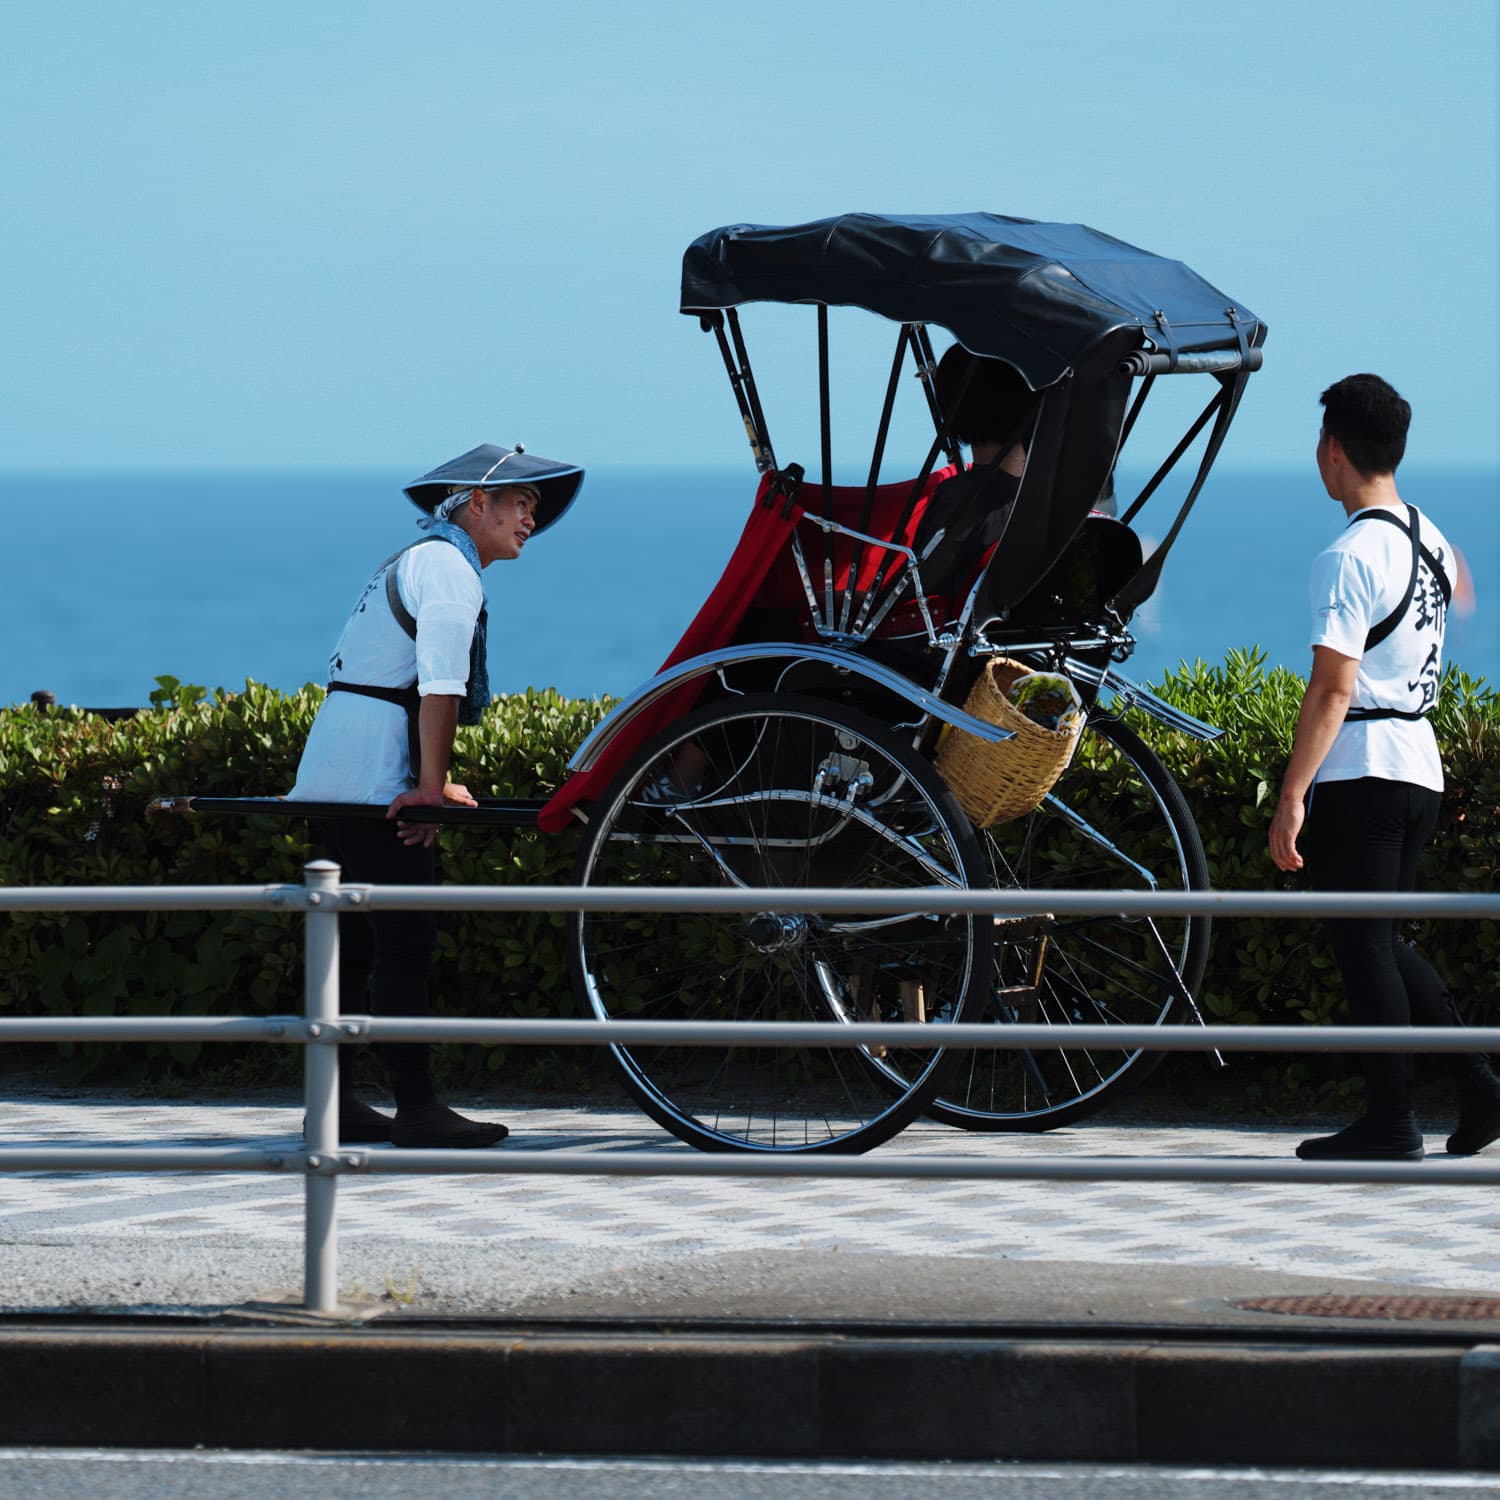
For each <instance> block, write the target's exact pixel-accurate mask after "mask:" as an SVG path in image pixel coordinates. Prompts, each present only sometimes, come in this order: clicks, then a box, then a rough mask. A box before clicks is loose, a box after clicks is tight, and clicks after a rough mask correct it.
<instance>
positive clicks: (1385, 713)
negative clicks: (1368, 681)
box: [1344, 505, 1453, 724]
mask: <svg viewBox="0 0 1500 1500" xmlns="http://www.w3.org/2000/svg"><path fill="white" fill-rule="evenodd" d="M1407 510H1409V511H1410V512H1411V525H1410V526H1408V525H1407V524H1406V522H1405V521H1403V520H1402V519H1401V518H1400V517H1399V516H1398V515H1396V514H1394V513H1393V512H1392V511H1388V510H1369V511H1365V512H1364V513H1363V514H1362V515H1359V516H1356V517H1355V518H1354V521H1351V522H1350V525H1354V524H1355V522H1358V521H1386V522H1388V523H1389V524H1390V525H1392V526H1394V527H1396V528H1397V529H1398V530H1399V531H1402V532H1404V533H1405V534H1406V535H1407V536H1409V537H1410V538H1411V576H1410V577H1409V578H1408V579H1407V580H1406V592H1405V593H1404V594H1402V596H1401V602H1400V603H1399V604H1397V606H1396V607H1395V609H1393V610H1392V611H1391V612H1390V614H1388V615H1387V616H1386V617H1385V619H1383V620H1381V621H1380V622H1379V624H1377V625H1374V626H1372V627H1371V628H1370V632H1369V634H1368V635H1366V636H1365V650H1366V651H1367V652H1368V651H1371V650H1373V649H1374V648H1375V647H1376V646H1378V645H1379V644H1380V643H1381V642H1382V641H1383V640H1386V639H1387V638H1388V637H1389V636H1390V634H1391V632H1392V631H1393V630H1395V628H1396V627H1397V626H1398V625H1399V624H1400V623H1401V621H1402V620H1403V619H1405V617H1406V612H1407V610H1409V609H1410V608H1411V601H1412V599H1413V598H1414V597H1415V596H1416V592H1417V575H1418V573H1419V571H1420V565H1421V563H1423V562H1426V564H1427V566H1428V567H1429V568H1430V569H1431V570H1432V576H1433V578H1435V579H1436V580H1437V586H1438V588H1439V590H1440V591H1441V592H1442V595H1443V607H1444V608H1445V609H1446V608H1447V607H1448V605H1449V604H1450V603H1452V600H1453V585H1452V584H1451V583H1450V582H1449V581H1448V575H1447V574H1446V573H1445V572H1444V571H1443V569H1442V566H1441V565H1440V564H1439V562H1438V560H1437V558H1435V557H1434V556H1433V555H1432V553H1431V552H1429V551H1428V550H1427V548H1426V547H1424V546H1423V545H1422V517H1421V515H1420V514H1419V513H1418V511H1417V508H1416V506H1415V505H1408V506H1407ZM1426 717H1427V713H1426V710H1425V709H1416V710H1410V709H1401V708H1351V709H1350V710H1349V712H1348V713H1346V714H1345V715H1344V722H1345V723H1346V724H1364V723H1367V722H1369V721H1370V720H1371V719H1406V720H1408V721H1409V722H1415V721H1417V720H1419V719H1424V718H1426Z"/></svg>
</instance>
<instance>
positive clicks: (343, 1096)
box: [289, 444, 583, 1148]
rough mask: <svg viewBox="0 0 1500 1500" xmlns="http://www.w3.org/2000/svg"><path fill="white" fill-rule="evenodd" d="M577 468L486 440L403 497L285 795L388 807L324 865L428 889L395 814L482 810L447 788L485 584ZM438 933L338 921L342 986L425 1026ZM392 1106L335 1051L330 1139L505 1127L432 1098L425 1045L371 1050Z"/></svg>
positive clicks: (545, 519) (483, 679) (339, 837)
mask: <svg viewBox="0 0 1500 1500" xmlns="http://www.w3.org/2000/svg"><path fill="white" fill-rule="evenodd" d="M582 482H583V471H582V470H581V469H579V468H577V467H576V466H574V465H571V464H563V463H558V462H556V461H554V460H552V459H546V458H538V457H536V456H535V455H533V454H529V453H526V452H524V451H523V450H522V449H520V448H516V449H510V448H498V447H495V446H493V445H491V444H486V445H484V446H482V447H479V448H475V449H473V450H472V451H470V452H468V453H465V454H463V455H462V456H460V457H459V458H456V459H453V460H451V461H450V462H449V463H446V464H443V465H442V466H441V467H440V468H437V469H434V470H433V471H432V472H431V473H430V474H425V475H423V476H422V478H421V479H418V480H414V481H413V482H412V483H411V484H410V485H408V486H407V488H406V494H407V496H408V497H409V498H410V499H411V500H412V502H413V503H414V504H415V505H416V506H417V507H418V508H419V509H420V510H421V511H422V512H423V513H424V514H423V516H422V518H421V519H420V520H419V521H418V522H417V524H418V525H419V526H420V527H422V528H423V530H424V531H425V532H426V535H425V536H423V537H421V538H419V539H418V540H416V541H414V542H413V543H412V544H411V545H410V546H408V547H404V548H403V549H402V550H401V551H400V552H398V553H396V554H395V556H393V557H390V558H387V559H386V561H385V562H384V563H382V564H381V565H380V567H379V568H378V569H377V570H376V572H375V575H374V577H372V578H371V579H370V582H369V583H368V584H367V585H366V586H365V590H364V592H363V594H362V595H361V596H360V598H359V600H358V601H357V603H356V604H355V607H354V610H353V612H352V613H351V614H350V616H349V619H348V622H347V623H346V624H345V626H344V630H343V634H342V635H341V636H340V637H339V641H338V645H337V646H336V647H335V649H334V652H333V656H332V657H331V658H330V660H329V667H328V677H329V680H328V696H327V698H326V699H325V700H324V703H323V706H322V708H321V709H320V710H319V711H318V717H317V718H316V720H315V721H314V722H313V726H312V730H311V731H310V733H309V734H308V738H307V745H306V747H305V749H304V750H303V753H302V760H301V763H300V764H299V765H298V768H297V784H296V786H295V787H293V789H292V791H291V793H290V794H289V797H290V799H292V800H300V801H310V802H352V803H365V804H374V805H376V806H381V807H384V808H385V809H386V813H385V817H384V819H381V818H358V817H356V818H340V819H336V820H333V821H330V822H329V823H327V824H326V825H325V829H324V833H325V838H326V842H327V845H328V852H329V855H330V857H331V858H333V859H335V860H337V861H338V863H339V864H340V865H342V867H343V878H344V879H345V880H347V881H350V882H355V883H360V884H372V885H374V884H379V885H433V884H436V881H437V874H436V865H435V859H434V853H433V845H434V840H435V835H436V832H437V830H436V826H435V825H434V824H432V823H421V822H408V821H405V820H403V819H402V818H401V817H400V814H401V812H402V810H403V809H405V808H411V807H438V806H441V805H443V804H444V803H448V804H451V805H459V806H469V807H472V806H474V805H475V803H474V798H473V797H471V796H470V795H469V793H468V791H467V789H465V788H464V787H462V786H455V785H453V784H451V783H449V781H448V770H449V764H450V761H451V758H452V754H453V741H454V735H455V732H456V730H457V727H458V725H460V724H477V723H478V722H479V716H480V713H481V712H482V711H483V709H484V708H485V707H486V706H487V705H488V703H489V701H490V690H489V676H488V672H487V668H486V662H485V633H486V631H485V627H486V618H487V617H486V609H485V598H484V588H483V585H482V584H481V582H480V575H481V573H482V572H483V570H484V569H485V568H487V567H488V566H489V565H490V564H491V563H492V562H500V561H509V560H513V559H515V558H518V557H519V556H520V555H521V552H522V549H523V548H524V547H525V546H526V544H527V542H528V541H529V540H530V539H531V538H532V537H533V536H535V535H536V533H537V532H539V531H542V530H544V529H545V528H546V527H547V526H550V525H551V524H552V523H553V522H554V521H556V520H557V519H558V517H559V516H561V515H562V513H563V512H564V511H565V510H566V509H567V508H568V506H569V505H570V504H571V503H572V501H573V497H574V496H575V495H576V494H577V492H578V487H579V485H580V484H581V483H582ZM436 938H437V920H436V917H435V916H434V915H433V913H431V912H425V911H392V912H368V913H363V914H356V913H344V914H342V915H341V916H340V918H339V986H340V994H341V996H342V997H343V1008H344V1009H345V1010H350V1011H352V1010H357V1009H358V1008H359V1004H360V999H361V997H362V995H363V992H364V989H365V986H366V984H367V983H368V986H369V1009H370V1013H371V1014H372V1015H377V1016H379V1015H387V1016H415V1017H420V1016H425V1015H426V1014H427V1008H428V994H427V982H428V970H429V968H430V965H431V961H432V952H433V948H434V946H435V943H436ZM378 1050H379V1052H380V1054H381V1058H382V1061H383V1062H384V1064H385V1069H386V1073H387V1075H388V1077H389V1079H390V1083H391V1091H392V1093H393V1094H394V1096H395V1100H396V1116H395V1119H394V1120H392V1119H391V1118H390V1117H388V1116H386V1115H383V1114H381V1113H380V1111H378V1110H376V1109H372V1108H371V1107H370V1106H369V1105H367V1104H364V1103H362V1102H361V1101H360V1100H358V1099H356V1098H355V1097H354V1094H353V1092H352V1089H351V1083H352V1076H351V1075H352V1069H351V1068H350V1066H349V1063H350V1061H352V1059H350V1058H348V1056H347V1049H345V1048H341V1049H340V1068H339V1138H340V1140H342V1141H345V1142H348V1143H358V1142H375V1141H386V1140H389V1141H392V1142H393V1143H394V1144H395V1145H397V1146H411V1147H434V1148H436V1147H483V1146H493V1145H495V1144H497V1143H498V1142H499V1141H501V1140H503V1139H504V1138H505V1136H506V1135H507V1134H508V1132H507V1130H506V1127H505V1126H504V1125H500V1124H485V1123H482V1122H480V1121H477V1120H468V1119H465V1118H464V1116H462V1115H460V1114H457V1113H456V1112H455V1111H453V1110H451V1109H449V1108H448V1107H447V1105H445V1104H443V1103H441V1102H440V1101H439V1100H438V1097H437V1094H436V1092H435V1090H434V1088H433V1084H432V1076H431V1071H430V1066H429V1053H430V1049H429V1048H428V1047H427V1046H425V1045H419V1044H414V1043H400V1044H388V1045H384V1046H381V1047H380V1048H379V1049H378Z"/></svg>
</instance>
